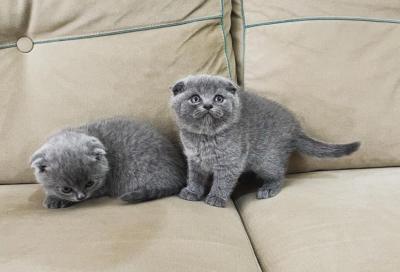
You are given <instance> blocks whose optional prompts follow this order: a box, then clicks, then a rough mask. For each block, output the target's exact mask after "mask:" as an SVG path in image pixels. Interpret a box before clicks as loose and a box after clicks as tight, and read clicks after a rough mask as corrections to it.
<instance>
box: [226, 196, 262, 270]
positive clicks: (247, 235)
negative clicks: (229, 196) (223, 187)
mask: <svg viewBox="0 0 400 272" xmlns="http://www.w3.org/2000/svg"><path fill="white" fill-rule="evenodd" d="M232 202H233V205H234V206H235V210H236V213H237V215H238V216H239V219H240V222H241V223H242V226H243V229H244V232H245V233H246V238H247V241H248V242H249V244H250V247H251V249H252V250H253V253H254V254H253V256H254V261H255V263H256V264H257V266H258V268H259V270H260V271H263V270H262V268H261V265H260V259H259V257H258V256H257V252H256V250H255V248H254V243H253V241H252V240H251V237H250V234H249V231H248V229H247V226H246V224H245V222H244V220H243V217H242V215H241V214H240V212H239V207H238V204H237V203H236V200H232ZM267 271H269V270H267Z"/></svg>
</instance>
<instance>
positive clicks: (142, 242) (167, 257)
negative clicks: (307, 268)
mask: <svg viewBox="0 0 400 272" xmlns="http://www.w3.org/2000/svg"><path fill="white" fill-rule="evenodd" d="M42 199H43V194H42V192H41V190H40V188H39V186H38V185H1V186H0V202H1V204H0V229H1V236H0V271H8V272H14V271H40V272H46V271H60V272H63V271H66V272H67V271H68V272H69V271H85V272H89V271H96V272H98V271H185V272H186V271H260V270H259V267H258V264H257V261H256V258H255V256H254V253H253V251H252V248H251V245H250V243H249V240H248V237H247V235H246V232H245V231H244V228H243V225H242V224H241V220H240V217H239V215H238V213H237V211H236V209H235V207H234V205H233V204H232V203H230V204H229V205H228V207H227V208H226V209H218V208H213V207H210V206H208V205H205V204H204V203H202V202H188V201H183V200H181V199H178V198H177V197H171V198H166V199H162V200H158V201H153V202H147V203H143V204H137V205H124V204H123V203H122V202H120V201H119V200H111V199H108V198H103V199H97V200H92V201H89V202H87V203H83V204H81V205H77V206H74V207H71V208H68V209H61V210H47V209H44V208H42V206H41V201H42Z"/></svg>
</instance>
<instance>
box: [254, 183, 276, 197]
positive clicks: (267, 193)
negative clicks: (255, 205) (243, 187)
mask: <svg viewBox="0 0 400 272" xmlns="http://www.w3.org/2000/svg"><path fill="white" fill-rule="evenodd" d="M281 189H282V188H281V187H275V188H268V187H264V186H263V187H261V188H260V189H258V191H257V195H256V197H257V199H266V198H271V197H274V196H276V195H277V194H279V192H280V191H281Z"/></svg>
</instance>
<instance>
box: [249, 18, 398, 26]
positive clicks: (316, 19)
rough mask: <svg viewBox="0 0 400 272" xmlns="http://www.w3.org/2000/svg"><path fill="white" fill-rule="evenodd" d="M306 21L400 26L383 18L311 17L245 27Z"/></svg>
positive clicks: (393, 20) (395, 21)
mask: <svg viewBox="0 0 400 272" xmlns="http://www.w3.org/2000/svg"><path fill="white" fill-rule="evenodd" d="M306 21H356V22H371V23H388V24H400V20H398V19H383V18H372V17H353V16H311V17H299V18H290V19H280V20H271V21H264V22H259V23H254V24H248V25H245V28H252V27H258V26H268V25H276V24H284V23H297V22H306Z"/></svg>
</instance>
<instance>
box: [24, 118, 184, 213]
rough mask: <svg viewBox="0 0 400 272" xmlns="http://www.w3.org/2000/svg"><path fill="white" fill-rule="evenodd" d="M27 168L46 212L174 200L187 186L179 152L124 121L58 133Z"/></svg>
mask: <svg viewBox="0 0 400 272" xmlns="http://www.w3.org/2000/svg"><path fill="white" fill-rule="evenodd" d="M31 165H32V167H33V168H34V169H35V176H36V179H37V181H38V182H39V183H40V184H42V185H43V188H44V190H45V191H46V199H45V201H44V202H43V205H44V206H45V207H47V208H64V207H68V206H70V205H72V204H74V203H76V202H80V201H84V200H87V199H89V198H95V197H100V196H110V197H120V198H121V199H122V200H124V201H127V202H140V201H145V200H151V199H155V198H160V197H163V196H169V195H173V194H176V193H178V192H179V191H180V189H182V188H183V186H184V185H185V171H184V169H185V162H184V158H183V156H182V155H181V154H180V153H179V151H178V149H177V148H175V147H174V146H173V144H172V143H171V142H170V141H168V140H167V139H166V138H165V137H163V136H162V135H160V134H159V133H158V132H157V131H156V130H155V129H154V128H152V127H150V126H148V125H145V124H140V123H136V122H134V121H129V120H126V119H107V120H102V121H98V122H94V123H91V124H88V125H84V126H81V127H78V128H69V129H65V130H62V131H60V132H59V133H57V134H55V135H53V136H51V137H50V138H49V139H48V140H47V142H46V143H45V144H44V145H43V146H42V147H41V148H40V149H39V150H37V151H36V152H35V153H34V154H33V155H32V158H31Z"/></svg>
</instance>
